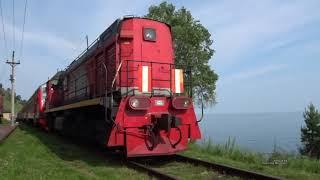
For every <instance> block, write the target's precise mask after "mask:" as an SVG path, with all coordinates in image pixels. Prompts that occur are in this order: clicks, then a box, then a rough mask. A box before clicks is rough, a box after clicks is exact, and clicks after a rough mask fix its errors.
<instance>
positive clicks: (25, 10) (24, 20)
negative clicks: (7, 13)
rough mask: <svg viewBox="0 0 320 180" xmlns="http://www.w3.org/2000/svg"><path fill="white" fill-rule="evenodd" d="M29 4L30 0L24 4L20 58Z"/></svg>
mask: <svg viewBox="0 0 320 180" xmlns="http://www.w3.org/2000/svg"><path fill="white" fill-rule="evenodd" d="M27 5H28V0H26V1H25V4H24V15H23V25H22V35H21V44H20V59H21V58H22V54H23V40H24V26H25V23H26V14H27Z"/></svg>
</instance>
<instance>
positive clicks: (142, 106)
mask: <svg viewBox="0 0 320 180" xmlns="http://www.w3.org/2000/svg"><path fill="white" fill-rule="evenodd" d="M129 106H130V107H131V109H134V110H147V109H149V108H150V106H151V101H150V98H149V97H146V96H132V97H131V98H130V99H129Z"/></svg>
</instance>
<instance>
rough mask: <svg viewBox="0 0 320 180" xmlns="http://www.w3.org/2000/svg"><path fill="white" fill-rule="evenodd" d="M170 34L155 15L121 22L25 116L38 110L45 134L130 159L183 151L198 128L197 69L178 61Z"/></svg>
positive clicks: (28, 108)
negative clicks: (101, 147)
mask: <svg viewBox="0 0 320 180" xmlns="http://www.w3.org/2000/svg"><path fill="white" fill-rule="evenodd" d="M171 34H172V33H171V28H170V26H169V25H168V24H165V23H163V22H159V21H155V20H152V19H147V18H138V17H125V18H123V19H118V20H116V21H115V22H114V23H113V24H112V25H111V26H110V27H108V28H107V29H106V30H105V31H104V32H103V33H102V34H101V35H100V36H99V37H98V39H97V40H95V41H94V42H93V43H92V44H91V45H90V46H89V47H88V48H87V49H86V50H85V51H84V52H83V53H82V54H80V55H79V56H78V58H76V59H75V60H74V61H73V62H72V63H71V64H70V65H69V66H68V67H67V68H66V69H65V70H64V71H61V72H59V73H57V74H56V75H55V76H54V77H53V78H51V79H50V80H49V81H48V82H46V84H45V85H43V86H40V88H39V89H38V90H37V91H36V93H35V95H33V96H32V98H31V99H30V100H29V101H30V105H29V106H28V105H27V106H26V107H25V108H24V109H23V110H22V111H21V112H20V113H21V114H24V113H27V114H28V112H33V114H32V117H34V120H35V123H37V124H39V125H41V126H42V127H43V128H45V129H47V130H48V131H59V132H61V133H63V134H65V135H67V136H75V137H79V138H83V139H90V140H94V141H96V142H99V143H100V144H102V145H104V146H105V147H108V148H111V147H114V148H120V149H123V150H124V151H125V153H126V155H127V157H134V156H151V155H169V154H175V153H177V152H179V151H183V150H185V149H186V148H187V144H188V142H189V140H195V139H199V138H200V137H201V133H200V128H199V125H198V122H197V120H196V116H195V112H194V107H193V103H192V97H191V96H192V86H191V83H190V82H192V81H191V75H192V72H191V71H190V69H189V68H187V67H185V68H183V67H184V66H182V65H177V64H175V63H174V52H173V43H172V35H171ZM44 89H46V90H44ZM33 104H36V105H35V106H33ZM37 113H38V115H37ZM21 118H22V119H25V116H23V115H22V117H21Z"/></svg>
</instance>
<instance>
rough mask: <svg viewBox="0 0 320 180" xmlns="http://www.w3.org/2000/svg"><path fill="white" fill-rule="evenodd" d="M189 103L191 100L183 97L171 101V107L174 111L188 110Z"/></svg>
mask: <svg viewBox="0 0 320 180" xmlns="http://www.w3.org/2000/svg"><path fill="white" fill-rule="evenodd" d="M191 103H192V101H191V99H190V98H188V97H184V96H179V97H175V98H173V100H172V106H173V107H174V108H175V109H188V108H189V106H190V105H191Z"/></svg>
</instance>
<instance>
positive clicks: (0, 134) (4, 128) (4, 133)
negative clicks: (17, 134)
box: [0, 125, 17, 144]
mask: <svg viewBox="0 0 320 180" xmlns="http://www.w3.org/2000/svg"><path fill="white" fill-rule="evenodd" d="M16 127H17V126H10V125H0V144H1V143H3V141H4V140H5V139H6V138H7V137H8V136H9V135H10V134H11V132H13V131H14V130H15V129H16Z"/></svg>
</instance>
